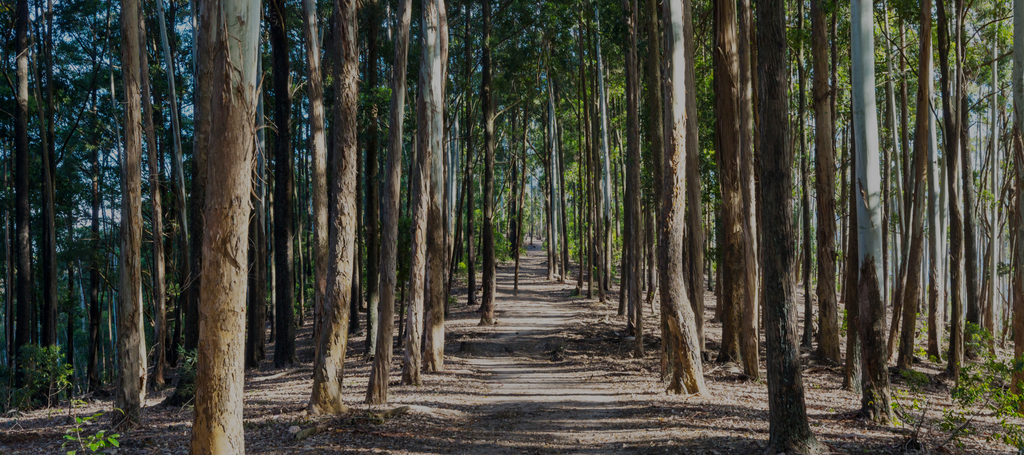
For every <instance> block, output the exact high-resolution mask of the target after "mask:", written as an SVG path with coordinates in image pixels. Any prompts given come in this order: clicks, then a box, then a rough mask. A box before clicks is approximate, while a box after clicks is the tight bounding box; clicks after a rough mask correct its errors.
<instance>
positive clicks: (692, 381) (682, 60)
mask: <svg viewBox="0 0 1024 455" xmlns="http://www.w3.org/2000/svg"><path fill="white" fill-rule="evenodd" d="M683 6H684V5H683V1H681V0H669V1H667V2H665V3H664V8H665V11H664V14H665V17H666V19H667V21H666V22H667V23H668V26H669V27H670V28H669V30H667V31H666V33H667V35H668V37H669V40H668V49H667V50H668V52H667V55H668V65H669V71H668V73H667V77H666V78H665V84H666V86H665V96H666V98H667V99H666V103H668V106H669V107H668V108H667V110H668V112H669V113H670V114H671V123H670V124H669V125H670V126H668V127H667V128H668V131H669V132H670V133H671V134H668V135H667V136H666V141H665V142H666V143H665V155H664V159H663V172H664V181H663V182H662V201H661V204H662V205H661V214H660V216H661V223H660V225H661V228H660V229H659V241H658V243H660V244H661V245H662V247H661V248H660V249H659V255H658V262H659V267H658V271H659V273H660V275H661V276H660V280H659V281H660V284H661V304H662V305H664V307H665V308H664V309H663V310H662V314H663V315H666V316H668V318H667V319H668V321H666V323H664V325H665V326H667V327H668V331H667V332H666V333H665V334H664V335H663V336H664V337H665V338H666V340H667V344H668V345H669V349H668V351H669V352H670V353H671V356H670V357H671V358H670V363H671V365H672V379H671V382H670V384H669V390H670V391H671V392H673V393H693V394H697V395H705V394H707V386H706V385H705V383H704V372H703V368H702V367H701V352H700V342H699V339H698V337H697V327H696V324H694V314H693V307H692V306H690V302H689V301H688V300H689V298H690V297H689V293H688V292H687V289H686V288H687V285H688V284H687V280H686V269H685V268H684V266H683V264H682V261H679V260H678V258H680V257H682V255H683V251H684V243H683V231H684V229H685V220H684V216H685V210H686V208H685V207H686V199H685V198H684V197H682V195H683V194H684V193H683V192H684V189H685V188H686V178H687V172H686V166H687V161H686V155H685V153H686V151H687V148H686V144H687V139H688V138H687V135H688V133H689V131H688V130H687V128H686V103H687V99H686V98H687V97H688V96H692V93H693V92H690V91H687V90H686V84H685V81H686V76H685V75H686V72H687V68H686V66H687V64H688V63H691V62H692V60H688V59H687V58H686V48H685V46H684V43H683V42H682V40H683V39H684V38H683V30H684V28H685V27H686V24H685V22H686V21H687V20H688V19H689V16H688V15H687V14H686V13H684V8H683ZM691 203H693V201H691Z"/></svg>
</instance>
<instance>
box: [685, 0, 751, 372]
mask: <svg viewBox="0 0 1024 455" xmlns="http://www.w3.org/2000/svg"><path fill="white" fill-rule="evenodd" d="M715 36H716V40H715V41H716V47H717V50H716V52H715V100H716V101H715V102H716V110H715V112H716V117H717V118H718V122H716V124H717V125H718V131H717V137H718V147H717V148H718V153H717V154H716V157H717V158H718V170H719V183H720V185H721V190H720V193H721V195H722V205H721V217H722V231H721V232H722V239H721V245H722V261H721V264H720V266H721V268H722V293H721V300H719V303H718V304H719V305H720V306H721V310H722V311H721V312H722V347H721V350H720V351H719V354H718V361H719V362H740V359H741V355H740V320H741V317H742V314H743V305H744V303H745V301H746V296H745V291H746V290H747V287H746V279H747V276H746V271H745V262H744V261H745V259H746V257H745V248H744V243H743V224H742V223H743V219H742V210H743V193H742V188H743V185H742V182H741V179H740V175H739V174H740V156H739V152H740V150H739V148H740V112H739V101H740V81H739V78H740V74H739V73H740V69H739V49H738V43H737V30H736V2H735V1H733V0H721V1H718V2H716V3H715ZM691 260H693V259H692V258H691ZM692 284H693V283H691V285H692Z"/></svg>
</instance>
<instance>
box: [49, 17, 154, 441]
mask: <svg viewBox="0 0 1024 455" xmlns="http://www.w3.org/2000/svg"><path fill="white" fill-rule="evenodd" d="M140 10H141V6H140V4H139V2H138V1H136V0H125V1H123V2H122V4H121V36H122V42H121V44H122V47H121V63H122V74H123V78H124V99H125V114H124V144H125V148H124V150H125V152H124V157H123V158H122V170H121V172H122V180H121V182H122V183H121V258H120V261H119V262H118V264H119V265H120V273H119V275H120V278H121V283H120V288H119V289H120V292H118V293H117V297H118V299H117V300H118V301H117V354H118V355H117V367H118V371H117V378H118V387H117V392H116V394H115V396H116V400H115V404H116V407H117V408H118V409H120V410H121V411H122V413H123V415H122V416H118V417H115V422H116V426H119V427H126V428H130V427H134V426H136V425H138V424H139V423H140V421H141V418H142V402H143V401H144V400H145V398H146V338H145V336H146V335H145V331H144V329H143V322H142V251H141V250H142V128H141V125H142V118H141V117H142V112H141V110H142V109H141V106H140V94H139V90H140V86H139V53H140V43H139V41H140V40H139V38H140V36H139V35H140V34H141V31H142V30H141V29H140V25H139V19H140V18H141V17H142V13H141V11H140ZM44 164H45V163H44Z"/></svg>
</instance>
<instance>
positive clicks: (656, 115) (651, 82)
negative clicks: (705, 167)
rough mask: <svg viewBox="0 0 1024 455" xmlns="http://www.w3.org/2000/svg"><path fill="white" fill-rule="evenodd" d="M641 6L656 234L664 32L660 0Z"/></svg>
mask: <svg viewBox="0 0 1024 455" xmlns="http://www.w3.org/2000/svg"><path fill="white" fill-rule="evenodd" d="M641 8H642V10H641V12H642V13H643V18H644V23H643V26H644V35H645V39H646V40H647V46H648V51H647V56H646V57H647V58H645V59H644V86H645V87H644V89H645V95H646V96H645V97H644V108H645V109H646V110H647V113H646V114H647V123H646V126H647V131H646V132H645V135H646V137H647V140H649V141H650V150H651V152H650V153H651V161H650V163H651V175H652V177H653V181H652V182H651V186H652V193H653V197H652V198H651V201H652V202H651V203H650V207H648V210H647V219H646V222H647V224H648V231H649V233H651V234H653V235H656V234H654V233H655V232H656V230H655V226H654V220H655V219H660V213H661V210H660V207H659V203H658V201H661V199H662V193H663V191H662V183H663V180H664V175H663V174H662V169H661V163H662V162H663V161H664V160H663V158H664V155H665V118H664V115H663V114H664V111H663V108H664V106H663V104H662V90H661V67H662V60H661V42H662V35H661V22H660V21H661V18H660V17H659V14H658V2H657V0H646V1H645V2H644V5H642V6H641ZM581 127H582V125H581ZM581 163H582V161H581ZM583 238H584V237H583V236H580V239H581V240H582V239H583ZM654 241H655V239H650V240H649V243H648V248H649V250H648V258H649V264H650V265H649V267H651V268H652V269H653V270H651V273H652V274H653V273H657V272H656V266H655V265H654V264H653V261H654V260H655V259H656V256H657V255H656V253H655V252H656V251H657V250H655V246H654ZM580 246H581V248H580V250H581V251H582V250H583V245H580ZM660 246H661V244H658V247H660ZM580 259H581V261H580V263H581V265H582V262H583V261H582V259H583V258H582V257H581V258H580ZM580 272H582V268H581V270H580ZM652 278H653V277H652ZM581 279H582V277H581ZM654 287H655V284H654V282H653V281H652V283H651V287H650V289H648V291H647V296H648V299H650V300H651V302H652V305H653V301H654V300H653V299H654V292H655V289H654ZM665 320H666V318H665V314H664V313H662V322H663V324H662V327H661V328H662V333H665V332H667V330H665V329H666V327H665V325H664V321H665ZM665 347H666V344H665V343H662V364H661V366H662V378H663V379H664V378H667V377H668V376H666V375H665V374H664V373H665V370H667V367H668V362H667V361H668V356H667V351H665V349H664V348H665Z"/></svg>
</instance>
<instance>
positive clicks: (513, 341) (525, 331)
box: [460, 245, 625, 453]
mask: <svg viewBox="0 0 1024 455" xmlns="http://www.w3.org/2000/svg"><path fill="white" fill-rule="evenodd" d="M546 261H547V258H546V255H545V252H544V250H543V249H541V247H540V246H539V245H533V246H530V247H529V248H527V254H526V255H524V256H523V257H522V258H521V264H520V284H519V291H518V293H515V294H514V293H513V291H512V289H513V284H514V270H515V269H514V265H512V266H505V267H501V268H500V269H499V271H498V274H497V284H498V291H497V294H496V297H497V300H496V302H497V310H496V314H497V320H498V322H497V324H496V325H494V326H492V327H481V328H480V329H479V330H478V331H477V332H476V333H474V335H475V337H474V338H471V339H464V340H462V343H461V344H460V350H461V351H468V352H469V353H470V354H471V355H472V354H473V353H476V355H473V356H472V357H469V358H468V359H467V365H466V366H467V367H468V368H469V369H471V370H473V371H476V372H479V373H481V374H482V375H483V377H484V378H486V379H485V383H484V385H485V387H486V390H487V392H486V395H485V396H484V397H482V398H481V405H482V406H481V407H480V413H479V414H480V415H478V418H480V419H481V421H482V422H483V423H484V425H482V426H480V427H478V428H477V429H478V431H479V435H478V437H477V438H476V439H477V442H478V443H484V444H487V443H489V444H493V446H494V447H495V448H502V447H504V448H507V449H509V451H510V452H513V451H523V450H530V449H533V450H537V451H543V450H545V449H549V450H558V451H562V452H565V451H582V452H587V453H595V452H601V451H602V450H601V448H602V447H603V448H605V449H612V448H613V447H616V446H618V447H621V444H615V443H616V442H617V437H616V436H617V435H621V434H623V432H624V431H625V428H621V427H620V426H619V425H617V424H616V422H617V421H616V417H617V413H618V410H619V407H618V405H619V392H617V391H616V390H615V388H613V387H612V385H611V384H610V383H608V382H605V380H604V379H601V377H602V376H603V374H602V372H600V371H598V365H596V364H595V365H580V364H579V362H568V361H566V359H565V351H566V343H567V335H568V334H570V333H571V332H572V326H573V325H575V323H578V321H579V320H580V319H581V318H583V317H585V316H586V313H587V312H588V308H586V307H585V306H582V305H579V303H580V298H578V297H576V298H574V297H572V296H571V294H572V292H573V290H574V289H575V277H573V280H572V281H568V280H567V281H566V283H565V284H562V283H559V281H558V280H557V278H556V279H555V280H553V281H549V280H548V279H547V262H546ZM609 453H610V450H609Z"/></svg>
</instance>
